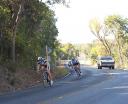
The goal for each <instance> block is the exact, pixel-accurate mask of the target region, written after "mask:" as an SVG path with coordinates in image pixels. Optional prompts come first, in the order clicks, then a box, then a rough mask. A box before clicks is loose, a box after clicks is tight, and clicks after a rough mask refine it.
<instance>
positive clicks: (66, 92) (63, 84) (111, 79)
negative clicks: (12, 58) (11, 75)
mask: <svg viewBox="0 0 128 104" xmlns="http://www.w3.org/2000/svg"><path fill="white" fill-rule="evenodd" d="M82 72H83V74H84V75H83V78H81V79H77V77H76V75H75V74H73V75H69V76H68V77H66V78H64V79H61V80H57V81H56V82H55V83H54V86H53V87H52V88H50V87H47V88H44V87H43V86H42V84H41V85H39V86H36V87H33V88H29V89H25V90H22V91H17V92H15V93H8V94H5V95H1V96H0V104H128V100H127V99H128V71H123V70H110V69H107V68H106V69H101V70H100V69H99V70H98V69H96V68H94V67H89V66H86V67H83V69H82Z"/></svg>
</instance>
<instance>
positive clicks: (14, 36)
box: [12, 29, 16, 63]
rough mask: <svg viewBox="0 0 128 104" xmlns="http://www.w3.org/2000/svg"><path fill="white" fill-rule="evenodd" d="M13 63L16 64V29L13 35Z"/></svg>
mask: <svg viewBox="0 0 128 104" xmlns="http://www.w3.org/2000/svg"><path fill="white" fill-rule="evenodd" d="M12 34H13V35H12V61H13V63H15V62H16V60H15V38H16V29H15V30H13V33H12Z"/></svg>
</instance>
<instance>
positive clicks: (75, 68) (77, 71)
mask: <svg viewBox="0 0 128 104" xmlns="http://www.w3.org/2000/svg"><path fill="white" fill-rule="evenodd" d="M74 70H75V72H76V74H77V76H78V78H81V76H82V75H81V72H80V70H79V67H78V65H75V66H74Z"/></svg>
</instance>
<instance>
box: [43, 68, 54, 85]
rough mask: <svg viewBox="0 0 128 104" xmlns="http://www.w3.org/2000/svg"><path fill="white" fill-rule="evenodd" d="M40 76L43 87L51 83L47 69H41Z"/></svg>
mask: <svg viewBox="0 0 128 104" xmlns="http://www.w3.org/2000/svg"><path fill="white" fill-rule="evenodd" d="M42 77H43V85H44V87H47V86H48V85H49V86H50V87H51V86H52V84H51V80H49V76H48V72H47V70H45V71H43V74H42Z"/></svg>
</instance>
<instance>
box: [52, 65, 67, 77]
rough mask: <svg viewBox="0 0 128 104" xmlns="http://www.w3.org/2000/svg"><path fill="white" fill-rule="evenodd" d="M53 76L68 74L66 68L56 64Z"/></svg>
mask: <svg viewBox="0 0 128 104" xmlns="http://www.w3.org/2000/svg"><path fill="white" fill-rule="evenodd" d="M53 71H54V72H53V73H54V78H55V79H57V78H61V77H64V76H65V75H67V74H68V70H67V69H66V68H65V67H64V66H58V67H56V68H55V69H54V70H53Z"/></svg>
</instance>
